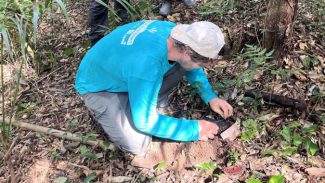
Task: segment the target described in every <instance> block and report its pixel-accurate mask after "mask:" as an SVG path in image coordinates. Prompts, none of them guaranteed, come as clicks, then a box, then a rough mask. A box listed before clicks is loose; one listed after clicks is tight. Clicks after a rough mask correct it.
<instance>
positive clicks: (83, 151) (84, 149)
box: [79, 145, 97, 159]
mask: <svg viewBox="0 0 325 183" xmlns="http://www.w3.org/2000/svg"><path fill="white" fill-rule="evenodd" d="M79 151H80V154H81V155H82V156H83V157H84V158H88V159H97V155H96V154H94V153H90V152H89V149H88V148H87V146H85V145H81V146H80V147H79Z"/></svg>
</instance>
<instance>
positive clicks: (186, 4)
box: [183, 0, 196, 8]
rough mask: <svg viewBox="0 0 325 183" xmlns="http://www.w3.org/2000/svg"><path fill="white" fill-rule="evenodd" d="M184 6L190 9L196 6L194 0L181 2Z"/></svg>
mask: <svg viewBox="0 0 325 183" xmlns="http://www.w3.org/2000/svg"><path fill="white" fill-rule="evenodd" d="M183 3H184V5H185V6H187V7H189V8H192V7H194V6H195V4H196V0H183Z"/></svg>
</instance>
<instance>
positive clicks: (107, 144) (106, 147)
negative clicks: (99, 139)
mask: <svg viewBox="0 0 325 183" xmlns="http://www.w3.org/2000/svg"><path fill="white" fill-rule="evenodd" d="M109 145H110V143H109V142H108V141H104V142H103V147H104V151H107V150H108V148H109Z"/></svg>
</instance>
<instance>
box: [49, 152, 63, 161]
mask: <svg viewBox="0 0 325 183" xmlns="http://www.w3.org/2000/svg"><path fill="white" fill-rule="evenodd" d="M61 157H62V156H61V154H60V153H59V152H58V151H57V150H54V151H52V152H51V158H52V159H60V158H61Z"/></svg>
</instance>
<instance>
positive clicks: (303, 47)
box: [299, 42, 306, 50]
mask: <svg viewBox="0 0 325 183" xmlns="http://www.w3.org/2000/svg"><path fill="white" fill-rule="evenodd" d="M299 48H300V49H302V50H304V49H305V48H306V43H303V42H300V43H299Z"/></svg>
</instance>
